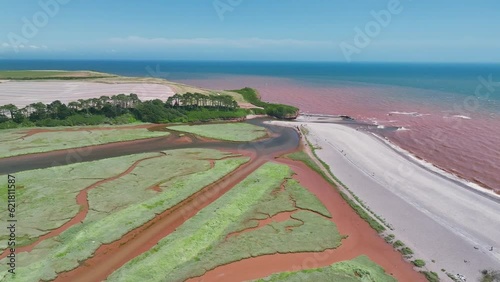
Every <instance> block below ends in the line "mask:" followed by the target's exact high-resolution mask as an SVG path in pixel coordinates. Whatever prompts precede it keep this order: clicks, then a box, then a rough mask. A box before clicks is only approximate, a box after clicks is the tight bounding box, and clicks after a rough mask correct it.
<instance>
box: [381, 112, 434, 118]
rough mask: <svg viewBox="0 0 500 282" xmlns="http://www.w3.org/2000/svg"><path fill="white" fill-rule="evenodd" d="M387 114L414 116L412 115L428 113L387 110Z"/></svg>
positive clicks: (419, 115) (417, 115) (418, 115)
mask: <svg viewBox="0 0 500 282" xmlns="http://www.w3.org/2000/svg"><path fill="white" fill-rule="evenodd" d="M388 115H405V116H414V117H421V116H429V115H430V114H422V113H419V112H398V111H395V112H389V114H388Z"/></svg>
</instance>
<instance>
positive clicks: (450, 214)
mask: <svg viewBox="0 0 500 282" xmlns="http://www.w3.org/2000/svg"><path fill="white" fill-rule="evenodd" d="M316 117H317V116H316ZM323 118H328V119H330V120H331V119H332V118H334V117H332V116H328V117H326V116H323ZM272 123H274V124H281V125H287V126H297V125H304V126H305V128H306V129H307V131H308V134H307V136H308V139H309V141H310V143H311V145H313V146H316V147H317V148H318V149H316V153H317V155H318V157H319V158H321V160H323V161H324V162H325V163H327V164H328V165H329V166H330V168H331V171H332V173H334V175H336V176H337V177H338V178H339V179H340V180H341V181H342V182H343V183H344V184H346V186H347V187H349V190H351V191H352V192H353V193H354V194H356V195H357V196H359V198H361V199H362V200H363V202H364V203H365V204H366V205H367V206H369V208H370V209H371V210H372V211H373V212H374V213H375V214H377V215H379V216H381V217H382V218H384V219H385V220H386V221H387V222H388V223H389V224H390V225H391V226H392V227H394V229H393V230H391V231H390V233H394V234H395V235H396V239H400V240H402V241H403V242H405V243H407V245H408V246H410V247H411V248H412V249H413V250H414V251H415V256H414V258H421V259H424V260H425V261H426V262H427V266H426V268H427V269H429V270H431V271H435V272H437V273H441V274H440V276H441V278H443V277H444V278H445V280H446V279H448V277H446V274H444V273H443V272H441V269H445V270H446V272H447V273H451V274H454V275H456V274H462V275H465V276H466V277H467V278H479V277H480V272H479V271H481V270H482V269H489V268H498V266H499V265H500V253H499V252H498V248H499V247H500V246H496V245H498V240H497V238H499V236H500V231H498V230H500V206H499V205H498V199H499V197H498V195H496V194H494V193H493V192H491V193H487V192H485V190H486V189H485V188H477V187H476V188H474V187H473V186H471V185H467V184H466V183H464V182H463V181H460V180H461V179H453V177H450V176H451V175H447V174H449V173H448V172H445V171H439V170H440V169H439V168H437V167H436V166H434V165H432V164H430V163H427V165H425V161H424V160H421V161H419V160H418V158H416V157H413V156H412V155H411V153H410V152H406V151H404V150H403V149H401V148H399V147H397V146H396V145H395V144H392V143H387V142H389V141H387V142H384V141H386V140H384V138H381V137H379V136H376V135H375V134H372V133H369V132H365V131H363V130H356V129H355V128H353V127H352V125H348V124H338V121H334V123H328V122H325V121H323V122H320V123H314V122H310V121H300V119H299V121H296V122H281V121H272ZM374 135H375V136H374ZM464 186H466V187H468V188H469V189H464ZM490 247H494V251H490V250H489V248H490ZM432 261H435V263H434V262H432Z"/></svg>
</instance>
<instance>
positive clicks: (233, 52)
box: [0, 0, 500, 62]
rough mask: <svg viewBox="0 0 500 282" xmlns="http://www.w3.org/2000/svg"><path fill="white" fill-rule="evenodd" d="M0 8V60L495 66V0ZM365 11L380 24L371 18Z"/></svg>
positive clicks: (12, 3) (498, 29)
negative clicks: (244, 61) (338, 62)
mask: <svg viewBox="0 0 500 282" xmlns="http://www.w3.org/2000/svg"><path fill="white" fill-rule="evenodd" d="M398 2H399V4H398ZM42 3H46V5H43V4H42ZM0 5H1V7H0V36H1V37H0V58H3V59H16V58H18V59H25V58H41V59H46V58H47V59H137V60H140V59H154V60H159V59H165V60H263V61H266V60H285V61H293V60H296V61H346V60H347V59H349V60H351V61H404V62H414V61H416V62H500V16H499V13H500V1H498V0H484V1H465V0H464V1H451V0H450V1H435V0H413V1H411V0H399V1H398V0H372V1H368V0H365V1H361V0H359V1H349V0H345V1H344V0H343V1H336V0H175V1H173V0H148V1H144V0H143V1H139V0H119V1H118V0H116V1H112V0H22V1H21V0H19V1H18V0H0ZM379 11H383V12H379ZM374 12H375V13H376V14H379V15H383V16H378V19H377V17H376V16H374ZM387 15H390V19H388V17H387ZM367 28H368V30H367ZM367 31H368V34H367ZM360 32H361V33H363V34H362V35H360Z"/></svg>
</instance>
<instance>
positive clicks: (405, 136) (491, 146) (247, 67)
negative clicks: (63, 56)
mask: <svg viewBox="0 0 500 282" xmlns="http://www.w3.org/2000/svg"><path fill="white" fill-rule="evenodd" d="M0 69H66V70H95V71H102V72H110V73H115V74H120V75H129V76H155V77H162V78H165V79H168V80H172V81H178V82H183V83H187V84H192V85H197V86H200V87H207V88H214V89H236V88H242V87H245V86H250V87H254V88H257V89H258V90H259V92H260V93H261V95H262V98H263V99H264V100H267V101H272V102H280V103H287V104H293V105H296V106H298V107H299V108H300V109H301V111H303V112H309V113H323V114H346V115H350V116H353V117H355V118H356V119H359V120H362V121H366V122H370V123H374V124H377V125H379V127H380V128H383V127H389V126H391V127H392V126H396V127H399V128H400V130H396V131H380V132H379V134H381V135H383V137H386V138H387V139H389V140H390V141H391V142H393V143H395V144H396V145H398V146H400V147H401V148H403V149H405V150H407V151H409V152H411V153H412V154H414V155H415V156H417V157H418V158H421V159H423V160H426V161H428V162H431V163H432V164H434V165H436V166H438V167H440V168H442V169H444V170H446V171H448V172H451V173H453V174H455V175H458V176H460V177H462V178H464V179H466V180H468V181H471V182H474V183H476V184H479V185H481V186H483V187H487V188H490V189H493V190H495V191H496V192H499V193H500V65H498V64H383V63H366V64H361V63H358V64H346V63H291V62H290V63H275V62H166V61H158V62H155V61H0ZM0 95H1V93H0Z"/></svg>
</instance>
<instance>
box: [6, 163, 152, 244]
mask: <svg viewBox="0 0 500 282" xmlns="http://www.w3.org/2000/svg"><path fill="white" fill-rule="evenodd" d="M150 156H155V154H139V155H131V156H124V157H118V158H114V159H105V160H101V161H94V162H87V163H76V164H71V165H66V166H57V167H51V168H46V169H37V170H30V171H23V172H18V173H16V180H17V191H16V194H17V198H18V199H20V200H21V202H20V203H19V205H20V206H21V208H19V209H17V216H18V217H19V218H20V219H22V220H19V222H18V223H17V225H18V227H19V228H18V229H17V237H18V238H17V244H18V246H23V245H28V244H29V243H31V242H33V241H35V240H36V239H37V238H38V237H40V236H41V235H43V234H45V233H48V232H49V230H51V229H55V228H58V227H60V226H62V225H63V224H64V223H65V222H67V221H68V220H69V219H70V218H72V217H73V216H75V215H76V214H77V213H78V211H79V208H80V207H79V206H78V204H77V203H76V201H75V197H76V195H77V194H78V193H79V192H80V191H81V190H83V189H84V188H86V187H87V186H90V185H92V184H93V183H95V182H96V181H98V180H99V179H105V178H109V177H112V176H115V175H117V174H120V173H121V172H123V171H125V170H126V169H127V168H128V167H130V166H131V165H132V164H133V163H134V162H135V161H137V160H139V159H141V158H145V157H150ZM85 175H92V178H86V177H85ZM3 186H5V187H1V189H0V204H1V205H3V206H7V203H6V199H7V197H6V195H2V194H3V193H7V187H6V186H7V185H6V184H5V185H3ZM7 215H8V214H7V213H0V220H3V221H6V220H7ZM6 246H7V238H6V236H2V237H0V248H1V249H5V247H6Z"/></svg>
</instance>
